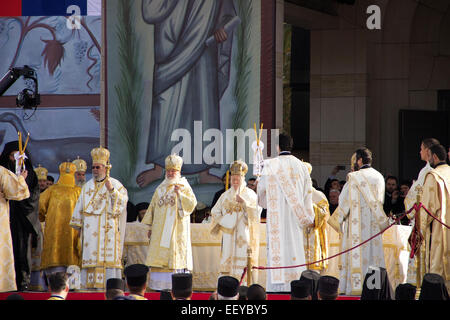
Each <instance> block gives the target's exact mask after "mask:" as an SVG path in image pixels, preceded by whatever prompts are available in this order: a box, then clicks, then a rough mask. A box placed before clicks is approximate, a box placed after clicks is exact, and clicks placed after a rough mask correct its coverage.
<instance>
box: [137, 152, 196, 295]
mask: <svg viewBox="0 0 450 320" xmlns="http://www.w3.org/2000/svg"><path fill="white" fill-rule="evenodd" d="M165 164H166V178H165V179H164V181H163V182H162V183H161V184H160V185H159V186H158V187H157V188H156V190H155V192H154V194H153V197H152V200H151V202H150V206H149V207H148V209H147V212H146V214H145V216H144V218H143V219H142V223H144V224H147V225H149V226H150V229H151V237H150V245H149V249H148V254H147V260H146V263H145V264H146V265H147V266H149V267H150V272H151V273H150V288H151V289H153V290H163V289H170V288H172V273H174V272H184V271H186V270H190V271H192V266H193V263H192V247H191V224H190V215H191V213H192V211H194V208H195V206H196V205H197V199H196V198H195V195H194V193H193V191H192V189H191V187H190V185H189V183H188V181H187V180H186V178H184V177H183V178H182V177H180V171H181V167H182V165H183V159H182V158H181V157H179V156H177V155H170V156H168V157H167V158H166V162H165Z"/></svg>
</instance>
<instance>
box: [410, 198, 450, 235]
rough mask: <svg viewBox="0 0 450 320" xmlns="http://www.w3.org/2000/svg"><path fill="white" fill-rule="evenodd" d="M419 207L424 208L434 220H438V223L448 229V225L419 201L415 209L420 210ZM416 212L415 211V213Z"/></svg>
mask: <svg viewBox="0 0 450 320" xmlns="http://www.w3.org/2000/svg"><path fill="white" fill-rule="evenodd" d="M420 208H423V209H424V210H425V212H426V213H428V215H429V216H430V217H432V218H433V219H434V220H436V221H438V222H439V223H440V224H442V225H443V226H444V227H446V228H447V229H450V227H449V226H448V225H446V224H445V223H443V222H442V221H441V220H439V219H438V218H436V217H435V216H434V215H433V214H431V212H430V211H428V209H427V208H425V206H424V205H423V204H422V202H421V203H419V207H418V208H417V210H420ZM416 214H417V213H416Z"/></svg>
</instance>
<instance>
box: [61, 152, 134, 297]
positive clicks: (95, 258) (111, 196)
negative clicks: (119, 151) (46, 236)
mask: <svg viewBox="0 0 450 320" xmlns="http://www.w3.org/2000/svg"><path fill="white" fill-rule="evenodd" d="M91 156H92V176H93V178H92V179H91V180H89V181H88V182H86V184H85V185H84V186H83V187H82V188H81V194H80V197H79V198H78V201H77V204H76V206H75V209H74V211H73V215H72V219H71V221H70V225H71V226H72V227H73V228H75V229H79V230H81V232H80V236H81V248H82V249H81V288H82V289H105V287H106V281H107V280H108V279H109V278H121V277H122V252H123V251H122V250H123V242H124V238H125V228H126V222H127V220H126V219H127V211H126V209H127V201H128V193H127V190H126V189H125V188H124V186H123V185H122V184H121V183H120V182H119V181H118V180H116V179H114V178H111V177H109V175H108V170H109V168H110V164H109V151H108V150H107V149H105V148H102V147H100V148H95V149H93V150H92V151H91Z"/></svg>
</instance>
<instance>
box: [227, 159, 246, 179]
mask: <svg viewBox="0 0 450 320" xmlns="http://www.w3.org/2000/svg"><path fill="white" fill-rule="evenodd" d="M247 171H248V166H247V164H246V163H245V162H244V161H242V160H236V161H234V162H233V163H232V164H231V166H230V174H231V175H232V176H243V177H244V176H245V175H246V174H247Z"/></svg>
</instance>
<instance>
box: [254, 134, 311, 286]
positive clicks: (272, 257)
mask: <svg viewBox="0 0 450 320" xmlns="http://www.w3.org/2000/svg"><path fill="white" fill-rule="evenodd" d="M278 149H279V150H278V151H279V156H278V157H276V158H274V159H268V160H265V161H264V169H263V171H262V175H261V177H260V180H259V182H258V189H257V190H258V198H259V199H258V201H259V205H260V206H262V207H263V208H267V220H266V225H267V266H268V267H285V266H295V265H301V264H304V263H305V250H304V246H303V229H304V228H305V227H314V218H315V214H314V209H313V203H312V183H311V177H310V176H309V173H308V169H307V167H306V165H305V164H304V163H303V162H302V161H300V160H299V159H297V158H296V157H294V156H292V155H291V153H290V150H291V149H292V138H291V137H289V136H287V135H284V134H280V136H279V146H278ZM304 270H306V267H305V266H303V267H296V268H286V269H269V270H267V286H266V291H269V292H290V290H291V287H290V283H291V281H292V280H298V279H300V276H301V273H302V272H303V271H304Z"/></svg>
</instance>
